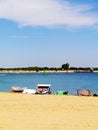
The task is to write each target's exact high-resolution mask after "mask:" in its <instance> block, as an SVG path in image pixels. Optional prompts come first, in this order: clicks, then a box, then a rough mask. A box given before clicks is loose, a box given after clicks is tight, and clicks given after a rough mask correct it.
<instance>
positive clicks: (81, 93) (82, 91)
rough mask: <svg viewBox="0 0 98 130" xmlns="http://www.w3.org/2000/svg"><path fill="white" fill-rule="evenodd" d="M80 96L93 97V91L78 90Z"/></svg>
mask: <svg viewBox="0 0 98 130" xmlns="http://www.w3.org/2000/svg"><path fill="white" fill-rule="evenodd" d="M77 95H78V96H93V92H92V91H91V90H86V89H77Z"/></svg>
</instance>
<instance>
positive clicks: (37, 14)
mask: <svg viewBox="0 0 98 130" xmlns="http://www.w3.org/2000/svg"><path fill="white" fill-rule="evenodd" d="M97 59H98V1H97V0H86V1H85V0H84V1H83V0H21V1H20V0H14V1H13V0H0V67H31V66H40V67H44V66H48V67H61V65H62V64H64V63H69V64H70V67H72V66H74V67H98V60H97Z"/></svg>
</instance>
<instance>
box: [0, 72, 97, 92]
mask: <svg viewBox="0 0 98 130" xmlns="http://www.w3.org/2000/svg"><path fill="white" fill-rule="evenodd" d="M41 83H42V84H44V83H46V84H51V91H52V92H53V93H54V92H56V91H59V90H67V91H68V92H69V93H70V94H75V93H76V91H77V88H85V89H90V90H92V91H93V92H94V93H97V94H98V73H68V74H66V73H46V74H43V73H0V91H3V92H8V91H9V90H10V87H11V86H20V87H27V88H30V89H31V88H33V89H35V88H36V85H37V84H41Z"/></svg>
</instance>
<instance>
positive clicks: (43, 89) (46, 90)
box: [36, 84, 51, 94]
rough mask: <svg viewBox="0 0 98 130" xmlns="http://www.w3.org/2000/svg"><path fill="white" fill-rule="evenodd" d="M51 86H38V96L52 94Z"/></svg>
mask: <svg viewBox="0 0 98 130" xmlns="http://www.w3.org/2000/svg"><path fill="white" fill-rule="evenodd" d="M50 86H51V85H50V84H38V85H37V86H36V94H51V91H50Z"/></svg>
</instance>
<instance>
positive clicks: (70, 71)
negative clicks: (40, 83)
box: [0, 70, 98, 73]
mask: <svg viewBox="0 0 98 130" xmlns="http://www.w3.org/2000/svg"><path fill="white" fill-rule="evenodd" d="M93 72H94V73H97V72H98V71H93ZM0 73H79V72H75V71H74V70H69V71H66V70H62V71H59V70H57V71H55V70H54V71H53V70H52V71H51V70H46V71H38V72H36V71H24V70H18V71H15V70H2V71H0ZM80 73H84V72H80ZM87 73H92V72H87Z"/></svg>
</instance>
